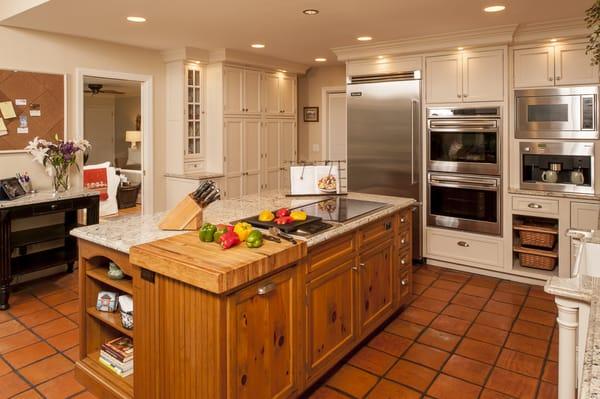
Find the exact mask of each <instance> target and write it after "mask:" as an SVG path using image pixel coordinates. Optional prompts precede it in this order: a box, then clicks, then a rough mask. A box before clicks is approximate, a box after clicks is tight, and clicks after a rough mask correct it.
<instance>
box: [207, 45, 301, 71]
mask: <svg viewBox="0 0 600 399" xmlns="http://www.w3.org/2000/svg"><path fill="white" fill-rule="evenodd" d="M209 61H210V62H211V63H216V62H221V63H228V64H237V65H242V66H250V67H257V68H265V69H273V70H275V69H283V70H286V71H287V72H289V73H297V74H305V73H306V71H307V69H308V65H304V64H299V63H296V62H292V61H286V60H282V59H280V58H275V57H269V56H264V55H257V54H253V53H249V52H246V51H241V50H233V49H226V48H223V49H218V50H213V51H211V52H210V55H209Z"/></svg>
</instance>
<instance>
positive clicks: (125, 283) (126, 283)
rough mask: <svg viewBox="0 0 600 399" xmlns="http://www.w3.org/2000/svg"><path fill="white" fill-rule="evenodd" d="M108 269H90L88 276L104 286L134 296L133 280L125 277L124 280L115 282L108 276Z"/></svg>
mask: <svg viewBox="0 0 600 399" xmlns="http://www.w3.org/2000/svg"><path fill="white" fill-rule="evenodd" d="M107 271H108V269H106V268H104V267H96V268H94V269H88V271H87V272H86V274H87V275H88V277H91V278H93V279H94V280H96V281H100V282H101V283H103V284H106V285H109V286H111V287H113V288H115V289H117V290H119V291H123V292H125V293H126V294H129V295H133V284H132V282H131V281H132V280H131V278H129V277H128V276H125V278H124V279H122V280H113V279H111V278H110V277H108V276H107V275H106V273H107Z"/></svg>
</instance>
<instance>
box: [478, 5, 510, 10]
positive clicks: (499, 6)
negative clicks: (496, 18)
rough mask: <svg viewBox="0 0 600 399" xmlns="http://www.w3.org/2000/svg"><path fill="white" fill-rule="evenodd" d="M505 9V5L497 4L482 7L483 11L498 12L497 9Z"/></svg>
mask: <svg viewBox="0 0 600 399" xmlns="http://www.w3.org/2000/svg"><path fill="white" fill-rule="evenodd" d="M504 10H506V6H501V5H497V6H489V7H486V8H484V9H483V11H485V12H499V11H504Z"/></svg>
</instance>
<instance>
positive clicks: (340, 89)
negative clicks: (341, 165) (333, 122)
mask: <svg viewBox="0 0 600 399" xmlns="http://www.w3.org/2000/svg"><path fill="white" fill-rule="evenodd" d="M334 93H346V86H325V87H323V88H321V110H322V111H321V160H323V161H324V160H326V159H327V158H328V156H329V155H328V154H329V145H328V142H329V140H328V135H327V126H328V123H329V113H328V112H327V108H328V104H329V101H328V100H329V94H334ZM332 161H337V159H333V160H332Z"/></svg>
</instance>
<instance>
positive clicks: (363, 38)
mask: <svg viewBox="0 0 600 399" xmlns="http://www.w3.org/2000/svg"><path fill="white" fill-rule="evenodd" d="M356 40H358V41H359V42H368V41H369V40H373V38H372V37H371V36H359V37H357V38H356Z"/></svg>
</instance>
